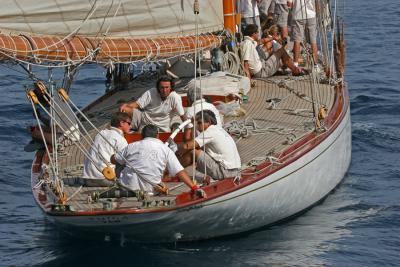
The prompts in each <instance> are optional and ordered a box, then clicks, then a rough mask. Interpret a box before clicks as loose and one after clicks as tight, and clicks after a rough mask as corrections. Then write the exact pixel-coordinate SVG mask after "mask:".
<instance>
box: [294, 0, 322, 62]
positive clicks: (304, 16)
mask: <svg viewBox="0 0 400 267" xmlns="http://www.w3.org/2000/svg"><path fill="white" fill-rule="evenodd" d="M315 3H318V1H315ZM288 4H289V7H291V8H292V12H291V14H292V21H291V24H292V32H291V39H292V40H293V61H294V62H295V64H298V62H299V58H300V49H301V43H302V42H303V43H304V42H305V40H306V39H307V38H306V37H305V29H306V28H307V32H308V34H309V36H308V39H309V40H310V43H311V50H312V53H313V59H314V62H315V64H317V63H318V46H317V18H316V13H315V6H314V0H288Z"/></svg>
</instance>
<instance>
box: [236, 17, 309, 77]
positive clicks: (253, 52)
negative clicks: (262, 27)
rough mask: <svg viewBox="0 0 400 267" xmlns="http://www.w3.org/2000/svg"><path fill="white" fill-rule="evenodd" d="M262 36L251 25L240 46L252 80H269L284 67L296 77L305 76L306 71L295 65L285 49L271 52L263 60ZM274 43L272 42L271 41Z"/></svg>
mask: <svg viewBox="0 0 400 267" xmlns="http://www.w3.org/2000/svg"><path fill="white" fill-rule="evenodd" d="M259 40H260V36H259V33H258V27H257V25H255V24H250V25H248V26H247V27H246V29H245V30H244V41H243V42H242V43H241V44H240V46H241V51H242V59H243V61H244V70H245V72H246V74H247V76H248V77H249V79H251V78H252V77H254V78H268V77H271V76H272V75H274V74H275V73H276V72H277V71H278V69H279V68H280V67H282V65H285V66H287V67H288V68H289V69H290V70H291V71H292V74H293V75H295V76H299V75H303V74H305V73H304V71H303V70H302V69H300V68H298V67H296V66H295V65H294V64H293V61H292V59H291V57H290V56H289V55H288V54H287V52H286V50H285V48H284V47H281V48H280V49H278V50H277V51H275V52H273V51H272V50H271V51H270V52H269V55H266V56H265V58H261V57H260V55H259V53H258V51H257V46H258V41H259ZM271 41H272V40H271Z"/></svg>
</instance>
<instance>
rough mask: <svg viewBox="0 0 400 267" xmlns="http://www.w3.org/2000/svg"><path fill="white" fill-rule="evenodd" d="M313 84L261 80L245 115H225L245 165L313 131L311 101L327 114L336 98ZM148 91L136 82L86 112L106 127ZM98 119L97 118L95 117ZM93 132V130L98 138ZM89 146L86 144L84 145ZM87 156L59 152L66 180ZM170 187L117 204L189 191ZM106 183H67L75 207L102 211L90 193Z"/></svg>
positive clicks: (160, 200)
mask: <svg viewBox="0 0 400 267" xmlns="http://www.w3.org/2000/svg"><path fill="white" fill-rule="evenodd" d="M312 86H313V85H312V84H311V81H310V79H309V78H308V77H307V78H305V77H300V78H295V77H292V76H290V77H289V76H274V77H272V78H270V79H266V80H257V81H256V85H255V87H253V88H252V89H251V91H250V93H249V94H248V102H247V103H243V104H242V105H241V107H242V108H243V109H244V110H245V112H246V115H244V116H240V117H225V118H224V123H225V126H228V125H231V126H230V127H229V128H230V132H231V134H233V136H234V139H235V141H236V143H237V146H238V150H239V154H240V157H241V161H242V166H243V167H242V169H244V168H246V166H255V165H257V164H259V163H261V162H263V161H265V160H271V159H273V158H279V155H280V154H281V153H282V152H283V151H284V150H285V149H287V148H288V147H289V146H290V145H291V144H293V143H294V142H295V141H297V140H299V139H300V138H302V137H303V136H304V135H306V134H307V133H310V132H311V131H313V130H314V124H315V121H314V119H313V118H314V116H313V104H312V103H313V102H314V103H319V104H322V105H324V106H325V107H326V108H327V109H328V112H329V110H330V109H331V107H332V105H333V101H334V97H335V95H334V88H333V86H330V85H327V84H318V85H316V86H317V88H315V92H318V94H317V95H312V90H311V88H312ZM145 89H146V83H142V84H140V83H137V84H135V85H132V86H131V87H130V88H129V89H127V90H121V91H117V92H115V93H113V94H112V96H111V97H108V98H105V99H102V101H99V102H98V103H96V104H95V105H92V106H91V107H90V108H89V109H87V110H86V114H87V115H88V117H90V118H91V119H92V121H93V122H94V123H95V124H96V125H102V126H101V127H104V126H105V124H106V122H108V121H109V118H110V114H111V113H112V112H114V111H116V110H117V109H118V107H119V105H120V103H121V102H123V101H127V100H130V99H132V97H133V96H137V95H138V94H139V95H140V94H141V92H143V90H145ZM93 118H95V119H93ZM94 134H95V132H94V131H91V135H93V136H94ZM86 147H87V148H88V145H86ZM83 160H84V155H83V154H82V152H81V151H80V149H78V148H77V146H76V145H70V146H66V147H65V148H64V150H63V152H62V153H61V154H60V155H59V170H60V173H61V176H62V178H69V179H74V178H75V177H80V176H81V175H82V164H83ZM167 186H168V187H170V188H171V190H170V192H169V195H168V196H163V197H155V196H153V197H151V198H150V199H148V201H147V202H146V203H147V204H146V203H144V202H143V201H138V200H137V198H120V199H117V200H116V201H115V202H114V204H113V205H114V206H113V208H116V209H119V208H121V209H125V208H130V207H135V208H137V207H141V208H143V207H145V206H146V205H149V204H148V203H150V202H152V204H151V205H156V206H157V205H166V203H168V205H173V204H174V199H175V196H176V195H178V194H180V193H182V192H185V191H188V188H187V187H186V186H185V185H184V184H182V183H177V182H173V183H172V182H171V183H167ZM106 190H107V188H106V187H84V186H83V187H80V186H78V185H76V186H70V185H65V191H66V193H67V195H68V196H73V197H72V198H71V199H69V204H70V205H71V206H73V207H74V208H75V209H77V210H86V211H90V210H95V209H102V208H103V203H102V202H97V203H93V202H92V203H89V202H88V195H90V194H92V193H93V192H103V191H106Z"/></svg>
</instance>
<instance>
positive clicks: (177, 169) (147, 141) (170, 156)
mask: <svg viewBox="0 0 400 267" xmlns="http://www.w3.org/2000/svg"><path fill="white" fill-rule="evenodd" d="M141 134H142V138H143V139H142V140H141V141H137V142H134V143H131V144H129V145H128V146H126V147H125V148H124V149H122V151H121V153H118V154H115V155H113V156H112V158H111V162H113V163H119V164H121V165H125V168H124V170H123V171H122V172H121V175H120V182H121V184H122V185H123V186H125V187H127V188H129V189H130V190H143V191H145V192H148V193H154V192H155V186H157V185H159V184H160V183H161V180H162V177H163V174H164V170H165V169H167V170H168V172H169V175H170V176H178V178H179V179H180V180H181V181H182V182H184V183H185V184H186V185H187V186H188V187H190V188H191V190H192V191H197V190H199V189H198V187H197V186H196V185H195V184H194V183H193V182H192V180H191V179H190V177H189V176H188V174H187V173H186V172H185V170H184V169H183V167H182V165H181V164H180V163H179V160H178V159H177V157H176V156H175V154H174V152H172V150H171V149H170V148H169V147H168V146H166V145H165V144H164V143H163V142H162V141H161V140H159V139H158V138H157V135H158V128H157V126H155V125H151V124H150V125H146V126H145V127H144V128H143V129H142V133H141ZM130 166H132V167H134V169H132V168H131V167H130ZM196 193H197V192H196ZM201 195H202V196H205V195H204V194H201Z"/></svg>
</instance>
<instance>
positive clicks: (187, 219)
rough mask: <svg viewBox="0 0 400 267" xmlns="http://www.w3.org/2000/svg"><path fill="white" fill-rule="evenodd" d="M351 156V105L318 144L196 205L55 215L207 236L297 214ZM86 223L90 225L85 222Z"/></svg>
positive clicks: (167, 234)
mask: <svg viewBox="0 0 400 267" xmlns="http://www.w3.org/2000/svg"><path fill="white" fill-rule="evenodd" d="M350 160H351V123H350V110H349V109H348V110H347V111H346V115H345V117H344V118H343V120H342V122H341V123H340V125H339V126H338V127H337V128H336V129H335V130H334V131H333V132H332V133H331V134H330V136H328V137H327V138H326V139H325V140H324V141H322V142H321V143H320V144H319V145H317V146H316V147H314V148H313V149H312V150H311V151H309V152H308V153H307V154H305V155H303V156H302V157H300V158H299V159H298V160H296V161H295V162H292V163H291V164H289V165H288V166H286V167H284V168H282V169H281V170H279V171H277V172H275V173H273V174H272V175H270V176H269V177H266V178H264V179H262V180H260V181H258V182H256V183H253V184H251V185H249V186H246V187H244V188H242V189H240V190H237V191H234V192H232V193H229V194H227V195H224V196H221V197H218V198H216V199H213V200H210V201H208V202H205V203H203V204H200V205H197V206H191V207H189V208H183V209H179V210H174V211H170V212H155V213H142V214H122V215H96V216H51V217H52V219H54V220H55V221H56V222H60V223H63V224H67V225H74V226H80V227H82V226H83V227H88V228H91V230H95V231H101V232H104V233H108V232H109V233H122V232H123V233H124V234H126V235H128V236H131V237H133V238H134V239H136V240H140V241H150V242H151V241H153V242H160V241H174V240H177V239H181V240H194V239H205V238H211V237H217V236H223V235H228V234H234V233H240V232H244V231H248V230H251V229H256V228H259V227H262V226H265V225H268V224H272V223H275V222H278V221H280V220H283V219H285V218H288V217H290V216H292V215H295V214H297V213H299V212H301V211H303V210H305V209H307V208H309V207H311V206H312V205H313V204H315V203H317V202H318V201H320V200H321V199H323V198H324V197H325V196H326V195H327V194H328V193H329V192H330V191H331V190H333V189H334V188H335V187H336V186H337V185H338V184H339V182H340V181H341V180H342V178H343V177H344V175H345V173H346V171H347V169H348V167H349V164H350ZM84 229H85V228H84Z"/></svg>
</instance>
